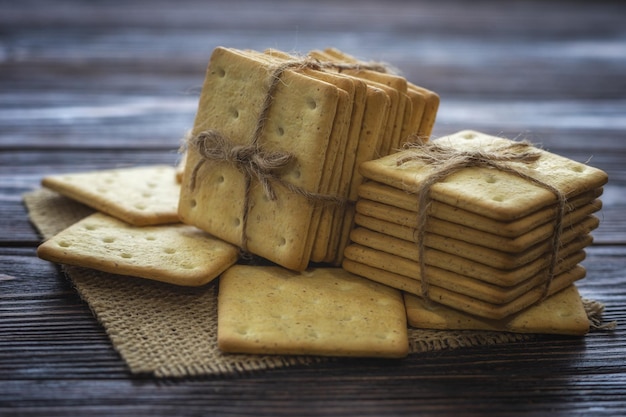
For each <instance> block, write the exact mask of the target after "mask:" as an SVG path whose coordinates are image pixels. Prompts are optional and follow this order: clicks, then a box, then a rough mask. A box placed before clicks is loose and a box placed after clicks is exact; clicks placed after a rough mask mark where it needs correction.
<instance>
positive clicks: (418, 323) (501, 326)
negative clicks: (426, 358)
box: [404, 285, 589, 336]
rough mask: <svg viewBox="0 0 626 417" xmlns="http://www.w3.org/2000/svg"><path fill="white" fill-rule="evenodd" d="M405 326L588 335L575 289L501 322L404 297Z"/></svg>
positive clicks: (565, 291) (582, 307) (584, 314)
mask: <svg viewBox="0 0 626 417" xmlns="http://www.w3.org/2000/svg"><path fill="white" fill-rule="evenodd" d="M404 299H405V305H406V309H407V318H408V322H409V325H410V326H412V327H416V328H418V329H439V330H489V331H504V332H514V333H547V334H562V335H572V336H581V335H584V334H586V333H587V332H588V331H589V319H588V318H587V313H586V312H585V307H584V305H583V303H582V299H581V297H580V294H579V293H578V289H577V288H576V286H575V285H570V286H569V287H567V288H565V289H564V290H562V291H559V292H558V293H556V294H554V295H552V296H550V297H548V298H546V299H545V300H543V301H542V302H540V303H537V304H535V305H533V306H531V307H529V308H528V309H526V310H523V311H521V312H519V313H517V314H515V315H513V316H511V317H507V318H506V319H502V320H488V319H484V318H480V317H476V316H472V315H469V314H464V313H463V312H460V311H458V310H454V309H451V308H447V307H445V306H443V305H434V304H430V305H427V304H426V303H424V301H423V300H422V299H421V298H419V297H416V296H414V295H410V294H405V298H404Z"/></svg>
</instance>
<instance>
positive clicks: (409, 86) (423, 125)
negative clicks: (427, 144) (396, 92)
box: [324, 48, 440, 147]
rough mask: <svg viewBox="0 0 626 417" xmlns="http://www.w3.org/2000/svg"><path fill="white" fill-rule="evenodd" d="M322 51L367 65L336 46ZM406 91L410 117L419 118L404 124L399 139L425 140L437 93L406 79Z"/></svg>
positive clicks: (437, 106)
mask: <svg viewBox="0 0 626 417" xmlns="http://www.w3.org/2000/svg"><path fill="white" fill-rule="evenodd" d="M324 52H325V53H326V54H327V55H329V56H331V57H334V58H335V59H338V60H341V61H343V62H348V63H352V64H361V65H362V66H367V65H368V63H367V62H363V61H360V60H358V59H357V58H355V57H353V56H351V55H349V54H347V53H345V52H343V51H340V50H339V49H337V48H327V49H325V50H324ZM403 91H404V89H403ZM406 93H407V95H408V96H409V99H410V100H411V101H412V102H413V107H414V109H413V115H412V117H416V118H419V120H418V121H417V123H416V124H417V128H415V127H410V128H408V127H406V126H404V127H403V128H404V129H408V130H405V132H403V134H401V135H400V139H401V140H404V139H406V138H407V137H409V135H413V136H417V137H418V138H420V139H421V140H422V141H426V140H428V138H429V137H430V134H431V133H432V129H433V127H434V125H435V119H436V116H437V111H438V109H439V102H440V98H439V95H438V94H437V93H435V92H434V91H431V90H428V89H426V88H424V87H421V86H418V85H416V84H413V83H411V82H408V81H407V83H406ZM411 123H413V122H411ZM401 145H402V142H400V144H399V145H398V147H399V146H401Z"/></svg>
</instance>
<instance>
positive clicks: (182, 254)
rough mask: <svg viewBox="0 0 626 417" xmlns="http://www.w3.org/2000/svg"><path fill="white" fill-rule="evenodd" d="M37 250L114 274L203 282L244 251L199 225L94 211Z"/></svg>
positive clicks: (172, 281)
mask: <svg viewBox="0 0 626 417" xmlns="http://www.w3.org/2000/svg"><path fill="white" fill-rule="evenodd" d="M37 255H38V256H39V257H40V258H42V259H45V260H48V261H51V262H55V263H60V264H68V265H75V266H81V267H85V268H91V269H96V270H99V271H104V272H109V273H112V274H119V275H129V276H134V277H140V278H146V279H151V280H155V281H161V282H166V283H170V284H175V285H182V286H199V285H204V284H206V283H208V282H210V281H211V280H213V279H215V278H216V277H217V276H218V275H219V274H221V273H222V272H223V271H224V270H226V269H227V268H228V267H230V266H231V265H233V264H234V263H235V262H236V261H237V258H238V250H237V248H236V247H235V246H233V245H230V244H228V243H225V242H223V241H221V240H218V239H216V238H214V237H212V236H210V235H208V234H207V233H205V232H203V231H201V230H200V229H197V228H196V227H193V226H188V225H184V224H180V223H178V224H172V225H160V226H143V227H137V226H132V225H130V224H128V223H126V222H123V221H120V220H117V219H115V218H113V217H110V216H108V215H106V214H104V213H94V214H92V215H90V216H88V217H86V218H84V219H83V220H81V221H79V222H77V223H75V224H74V225H72V226H70V227H69V228H67V229H65V230H63V231H62V232H60V233H59V234H57V235H55V236H53V237H52V238H50V239H48V240H46V241H45V242H44V243H42V244H41V245H40V246H39V247H38V249H37Z"/></svg>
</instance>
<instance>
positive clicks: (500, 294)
mask: <svg viewBox="0 0 626 417" xmlns="http://www.w3.org/2000/svg"><path fill="white" fill-rule="evenodd" d="M581 252H582V251H581ZM581 252H577V253H575V254H573V255H571V256H568V257H566V258H563V259H562V260H561V262H560V263H559V265H558V267H557V268H555V270H554V273H555V274H556V275H559V274H561V273H564V272H567V271H569V270H570V269H572V268H573V267H575V266H576V264H578V263H579V262H581V261H582V260H584V258H585V256H584V252H582V253H581ZM346 258H348V259H351V260H352V261H355V262H360V263H362V264H365V265H369V266H371V267H374V268H378V269H382V270H385V271H389V272H391V273H394V274H396V275H399V276H403V277H407V278H411V279H414V280H416V281H417V282H421V275H420V268H419V264H418V263H417V262H414V261H411V260H409V259H406V258H402V257H400V256H396V255H393V254H390V253H387V252H383V251H380V250H377V249H372V248H370V247H366V246H363V245H360V244H352V245H350V246H348V248H346ZM425 269H426V275H427V277H428V282H429V284H430V285H435V286H437V287H440V288H442V289H444V290H448V291H451V292H454V293H458V294H463V295H465V296H467V297H471V298H475V299H476V300H481V301H485V302H487V303H491V304H506V303H510V302H512V301H514V300H515V299H517V298H519V297H521V296H522V295H524V294H525V293H527V292H528V291H530V290H531V289H533V288H535V287H536V286H538V285H541V284H542V283H545V282H546V274H547V268H543V269H541V270H539V271H537V272H535V273H532V274H529V275H526V276H520V277H519V280H518V282H517V283H516V284H515V285H511V286H506V287H505V286H500V285H496V284H493V283H489V282H487V281H486V279H477V278H472V277H469V276H466V275H463V274H459V273H457V272H453V271H450V270H447V269H443V268H439V267H435V266H430V265H429V266H427V267H426V268H425Z"/></svg>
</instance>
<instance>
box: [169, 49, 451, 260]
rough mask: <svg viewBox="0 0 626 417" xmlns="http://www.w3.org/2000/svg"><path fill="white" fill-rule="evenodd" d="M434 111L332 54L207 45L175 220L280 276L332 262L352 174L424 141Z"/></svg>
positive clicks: (426, 95)
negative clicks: (280, 270)
mask: <svg viewBox="0 0 626 417" xmlns="http://www.w3.org/2000/svg"><path fill="white" fill-rule="evenodd" d="M438 104H439V97H438V96H437V95H436V94H435V93H433V92H430V91H428V90H426V89H423V88H420V87H418V86H415V85H413V84H410V83H408V82H407V81H406V79H404V78H403V77H401V76H397V75H393V74H390V73H388V72H385V70H384V69H381V68H379V67H374V66H373V65H371V64H368V63H361V62H359V61H357V60H355V59H354V58H351V57H349V56H348V55H346V54H343V53H341V52H340V51H337V50H334V49H329V50H327V51H312V52H311V53H310V54H309V55H308V56H307V57H295V56H291V55H288V54H286V53H284V52H281V51H276V50H268V51H265V52H264V53H261V52H256V51H249V50H246V51H242V50H235V49H228V48H217V49H216V50H215V51H214V52H213V54H212V56H211V59H210V62H209V66H208V69H207V74H206V78H205V82H204V86H203V89H202V95H201V97H200V102H199V106H198V112H197V115H196V119H195V122H194V127H193V130H192V132H191V134H190V136H189V138H188V140H187V155H186V161H185V170H184V172H183V175H182V190H181V195H180V203H179V215H180V218H181V220H182V221H183V222H184V223H187V224H191V225H194V226H196V227H198V228H200V229H202V230H205V231H207V232H208V233H210V234H212V235H214V236H216V237H218V238H220V239H223V240H224V241H226V242H229V243H231V244H233V245H236V246H238V247H239V248H241V249H242V250H243V251H244V252H248V253H252V254H254V255H258V256H261V257H263V258H265V259H268V260H270V261H272V262H274V263H276V264H278V265H280V266H283V267H285V268H287V269H291V270H296V271H302V270H304V269H306V268H307V266H308V265H309V263H310V262H326V263H332V264H335V265H339V264H340V262H341V256H342V254H343V248H344V247H345V246H346V244H347V243H348V240H349V239H348V237H349V232H350V229H351V228H352V216H353V214H354V212H353V211H351V210H352V209H353V207H352V206H351V205H350V204H347V202H349V201H354V200H355V199H356V186H357V185H358V184H359V182H360V181H361V179H362V177H361V176H360V174H358V166H359V165H360V164H361V163H362V162H364V161H368V160H371V159H375V158H377V157H380V156H384V155H388V154H389V153H391V152H395V150H397V148H398V147H399V146H400V145H402V144H403V143H404V142H405V139H406V138H409V137H419V136H428V135H429V134H430V132H431V129H432V127H433V123H434V120H435V115H436V111H437V108H438Z"/></svg>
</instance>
